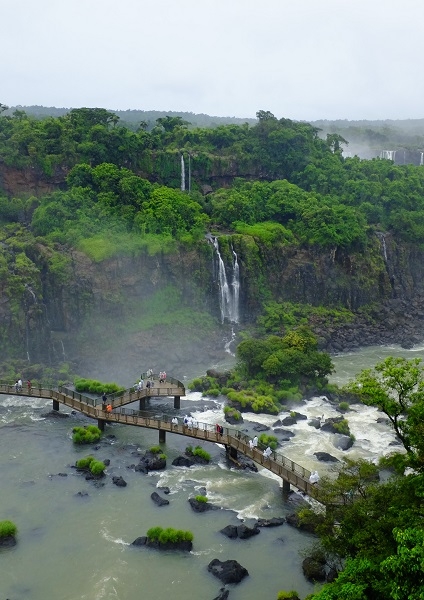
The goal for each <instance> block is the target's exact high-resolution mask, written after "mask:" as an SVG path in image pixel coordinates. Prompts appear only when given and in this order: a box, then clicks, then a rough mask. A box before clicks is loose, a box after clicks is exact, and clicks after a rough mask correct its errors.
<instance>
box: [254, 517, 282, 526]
mask: <svg viewBox="0 0 424 600" xmlns="http://www.w3.org/2000/svg"><path fill="white" fill-rule="evenodd" d="M285 522H286V519H285V518H284V517H271V519H258V521H257V523H256V524H257V526H258V527H279V526H280V525H283V524H284V523H285Z"/></svg>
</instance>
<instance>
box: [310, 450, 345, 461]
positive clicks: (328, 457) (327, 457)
mask: <svg viewBox="0 0 424 600" xmlns="http://www.w3.org/2000/svg"><path fill="white" fill-rule="evenodd" d="M314 456H316V457H317V459H318V460H320V461H321V462H340V461H339V459H338V458H336V457H335V456H333V455H332V454H329V453H328V452H314Z"/></svg>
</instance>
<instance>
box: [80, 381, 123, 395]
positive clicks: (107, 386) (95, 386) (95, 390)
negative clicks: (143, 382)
mask: <svg viewBox="0 0 424 600" xmlns="http://www.w3.org/2000/svg"><path fill="white" fill-rule="evenodd" d="M74 386H75V389H76V391H77V392H88V393H90V394H116V393H119V392H123V391H125V388H123V387H122V386H120V385H118V384H117V383H104V382H102V381H97V380H96V379H84V378H83V377H77V378H76V379H75V380H74Z"/></svg>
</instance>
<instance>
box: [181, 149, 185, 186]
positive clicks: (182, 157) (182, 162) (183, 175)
mask: <svg viewBox="0 0 424 600" xmlns="http://www.w3.org/2000/svg"><path fill="white" fill-rule="evenodd" d="M181 191H182V192H185V164H184V156H183V155H182V154H181Z"/></svg>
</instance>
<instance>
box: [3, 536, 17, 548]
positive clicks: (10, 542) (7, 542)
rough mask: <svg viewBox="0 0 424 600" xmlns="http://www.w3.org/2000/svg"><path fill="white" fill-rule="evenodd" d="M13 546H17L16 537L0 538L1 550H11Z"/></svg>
mask: <svg viewBox="0 0 424 600" xmlns="http://www.w3.org/2000/svg"><path fill="white" fill-rule="evenodd" d="M12 546H16V538H15V536H14V535H6V536H4V537H0V548H11V547H12Z"/></svg>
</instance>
